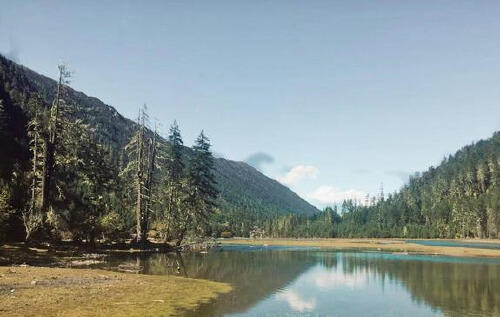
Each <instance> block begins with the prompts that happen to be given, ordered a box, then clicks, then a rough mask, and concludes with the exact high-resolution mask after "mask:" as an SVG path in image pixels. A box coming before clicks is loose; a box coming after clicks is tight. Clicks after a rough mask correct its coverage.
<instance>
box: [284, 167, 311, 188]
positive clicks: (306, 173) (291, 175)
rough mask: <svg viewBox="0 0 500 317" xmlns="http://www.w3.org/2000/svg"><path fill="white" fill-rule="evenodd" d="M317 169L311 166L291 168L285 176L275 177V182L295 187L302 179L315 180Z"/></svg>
mask: <svg viewBox="0 0 500 317" xmlns="http://www.w3.org/2000/svg"><path fill="white" fill-rule="evenodd" d="M317 176H318V169H317V168H316V167H314V166H311V165H297V166H294V167H292V169H290V171H288V173H286V174H285V176H282V177H277V178H276V180H277V181H278V182H280V183H282V184H284V185H287V186H290V185H295V184H297V183H298V182H300V181H301V180H303V179H315V178H316V177H317Z"/></svg>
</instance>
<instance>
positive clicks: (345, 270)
mask: <svg viewBox="0 0 500 317" xmlns="http://www.w3.org/2000/svg"><path fill="white" fill-rule="evenodd" d="M249 250H254V249H236V250H234V249H230V250H221V251H213V252H209V253H207V254H199V253H193V254H183V255H180V254H169V255H165V254H156V255H150V256H142V257H138V258H128V259H123V258H122V259H114V260H112V261H110V262H108V263H107V265H108V266H109V267H113V268H117V267H118V265H122V267H127V266H134V267H135V268H136V269H139V270H140V271H141V272H142V273H146V274H176V275H183V276H187V277H192V278H205V279H210V280H216V281H222V282H228V283H230V284H231V285H233V287H234V291H233V292H231V293H230V294H226V295H223V296H221V297H219V298H218V299H217V301H215V302H214V303H210V304H206V305H203V306H202V307H200V308H199V309H198V310H197V311H195V312H189V313H186V316H451V317H455V316H500V261H497V260H480V259H457V258H447V257H426V256H408V255H406V256H405V255H394V254H383V253H363V252H334V251H324V250H290V249H273V250H266V249H265V248H264V249H261V250H258V251H256V252H249Z"/></svg>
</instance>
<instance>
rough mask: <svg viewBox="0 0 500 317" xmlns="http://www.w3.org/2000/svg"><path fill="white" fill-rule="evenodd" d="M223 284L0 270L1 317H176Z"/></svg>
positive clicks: (98, 272) (94, 273)
mask: <svg viewBox="0 0 500 317" xmlns="http://www.w3.org/2000/svg"><path fill="white" fill-rule="evenodd" d="M230 290H231V287H230V286H229V285H227V284H223V283H217V282H212V281H206V280H197V279H189V278H182V277H175V276H158V275H156V276H155V275H140V274H125V273H116V272H110V271H104V270H94V269H92V270H87V269H85V270H84V269H67V268H43V267H0V315H1V316H127V317H130V316H176V315H178V314H179V312H181V311H183V310H190V309H194V308H196V307H197V306H198V305H200V304H201V303H204V302H209V301H211V300H213V299H215V298H216V297H217V296H218V294H221V293H226V292H229V291H230Z"/></svg>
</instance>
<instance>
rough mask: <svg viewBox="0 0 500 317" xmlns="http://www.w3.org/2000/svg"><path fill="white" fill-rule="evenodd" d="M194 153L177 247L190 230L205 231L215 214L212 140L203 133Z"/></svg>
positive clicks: (194, 147) (188, 172)
mask: <svg viewBox="0 0 500 317" xmlns="http://www.w3.org/2000/svg"><path fill="white" fill-rule="evenodd" d="M192 150H193V153H192V155H191V158H190V160H189V164H188V170H187V184H186V185H187V198H186V202H185V203H186V208H185V211H184V214H183V215H182V217H183V219H182V220H181V224H182V229H181V231H180V232H179V236H178V239H177V243H176V244H177V245H180V244H181V243H182V240H183V239H184V237H185V233H186V231H187V230H188V229H194V230H195V231H198V232H199V231H204V230H206V228H207V225H208V222H209V216H210V215H212V214H213V213H214V212H215V208H216V207H217V205H216V202H215V201H216V199H217V196H218V194H219V193H218V191H217V188H216V187H215V185H216V182H215V175H214V171H213V170H214V157H213V155H212V152H211V151H210V140H209V139H208V138H207V137H206V136H205V134H204V133H203V131H202V132H201V133H200V135H199V136H198V138H197V139H196V141H195V144H194V146H193V148H192Z"/></svg>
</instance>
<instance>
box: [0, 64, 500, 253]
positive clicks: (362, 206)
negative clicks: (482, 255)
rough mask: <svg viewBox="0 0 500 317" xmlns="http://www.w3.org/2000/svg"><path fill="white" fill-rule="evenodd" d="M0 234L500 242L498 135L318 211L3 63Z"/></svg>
mask: <svg viewBox="0 0 500 317" xmlns="http://www.w3.org/2000/svg"><path fill="white" fill-rule="evenodd" d="M0 80H1V85H0V140H1V146H2V150H1V152H0V238H1V239H2V240H27V241H32V240H36V241H40V240H42V241H43V240H48V239H50V240H59V239H72V240H74V241H86V242H87V243H89V244H93V243H94V241H96V240H98V239H99V240H101V241H120V240H125V239H129V238H132V237H133V238H134V239H135V241H136V242H138V243H145V242H146V241H147V239H148V237H149V238H153V237H154V238H157V239H160V240H162V241H170V242H171V243H174V244H175V245H181V244H182V243H183V241H185V239H186V237H196V236H212V237H221V236H222V237H230V236H269V237H408V238H409V237H416V238H466V237H471V238H472V237H474V238H476V237H477V238H498V237H500V174H499V173H500V168H499V165H500V162H499V160H500V132H496V133H494V134H493V136H492V137H491V138H489V139H487V140H482V141H479V142H477V143H475V144H471V145H468V146H466V147H464V148H462V149H461V150H459V151H458V152H457V153H456V154H454V155H450V156H449V157H448V158H446V159H444V160H443V162H442V163H441V164H440V165H439V166H438V167H431V168H430V169H429V170H428V171H426V172H424V173H422V174H416V175H414V176H413V177H411V178H410V180H409V182H408V183H407V184H406V185H405V186H404V187H403V188H402V189H401V190H400V191H399V192H396V193H391V194H389V195H388V196H387V197H384V196H383V194H382V195H379V197H378V198H377V199H376V200H369V199H367V200H366V201H344V202H343V203H342V204H341V205H338V206H332V207H328V208H326V209H325V210H323V211H318V210H317V209H316V208H315V207H313V206H311V205H310V204H308V203H307V202H305V201H304V200H302V199H301V198H299V197H298V196H297V195H296V194H295V193H293V192H292V191H290V190H289V189H288V188H286V187H284V186H283V185H281V184H279V183H278V182H276V181H274V180H271V179H269V178H267V177H266V176H264V175H263V174H261V173H260V172H258V171H257V170H255V169H254V168H252V167H250V166H249V165H247V164H246V163H243V162H234V161H229V160H225V159H221V158H214V157H213V155H212V153H211V145H210V140H209V139H208V138H207V136H206V134H205V133H204V132H203V131H202V132H201V133H200V135H199V137H198V138H197V139H196V140H195V142H194V145H193V146H192V147H186V146H184V141H183V139H182V135H181V130H180V128H179V125H178V124H177V122H175V121H174V122H173V123H172V125H171V127H170V130H169V132H168V135H167V136H165V137H163V136H161V135H159V133H158V131H157V130H156V129H155V124H154V122H151V120H150V119H149V115H148V111H147V107H146V106H141V107H138V108H139V109H140V111H139V116H138V118H137V120H136V121H135V122H133V121H131V120H128V119H125V118H123V117H122V116H121V115H120V114H119V113H118V112H116V110H115V109H114V108H112V107H110V106H107V105H105V104H103V103H102V102H100V101H99V100H98V99H96V98H92V97H87V96H85V95H84V94H83V93H80V92H77V91H74V90H73V89H71V88H70V87H69V85H70V80H71V73H70V72H69V71H68V69H67V68H66V67H64V66H60V67H59V80H58V81H53V80H51V79H49V78H46V77H44V76H41V75H39V74H37V73H35V72H33V71H31V70H29V69H27V68H25V67H23V66H20V65H17V64H15V63H13V62H11V61H9V60H7V59H6V58H4V57H1V56H0Z"/></svg>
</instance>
